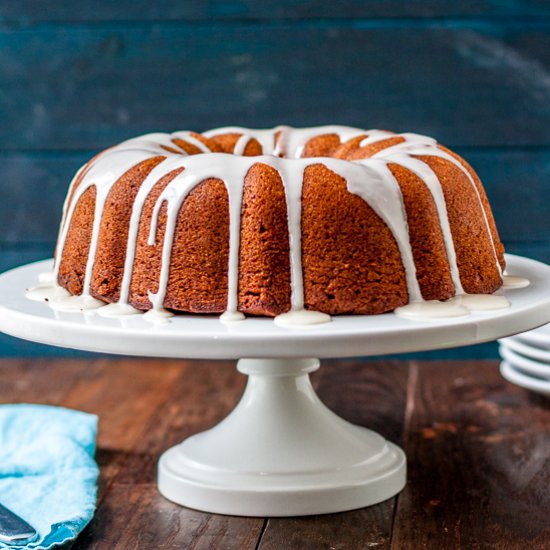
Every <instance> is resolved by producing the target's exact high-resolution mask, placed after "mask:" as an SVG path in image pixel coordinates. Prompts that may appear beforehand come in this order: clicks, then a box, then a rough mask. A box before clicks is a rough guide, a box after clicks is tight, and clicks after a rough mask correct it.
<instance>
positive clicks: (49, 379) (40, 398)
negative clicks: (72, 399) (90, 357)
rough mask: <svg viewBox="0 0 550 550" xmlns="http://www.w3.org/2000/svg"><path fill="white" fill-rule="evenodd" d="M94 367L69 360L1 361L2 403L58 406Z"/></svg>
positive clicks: (0, 387)
mask: <svg viewBox="0 0 550 550" xmlns="http://www.w3.org/2000/svg"><path fill="white" fill-rule="evenodd" d="M91 365H93V363H92V362H90V361H88V362H85V361H84V362H83V361H78V362H77V361H71V360H68V359H58V360H56V362H55V363H52V361H49V360H45V359H42V358H36V359H32V360H30V359H1V360H0V403H42V404H45V405H59V403H60V402H61V401H62V400H63V398H64V397H65V395H66V394H67V393H68V392H70V390H71V389H72V388H73V387H74V386H75V384H76V383H77V382H78V380H79V379H80V378H81V377H83V376H85V374H86V371H87V370H88V367H89V366H91Z"/></svg>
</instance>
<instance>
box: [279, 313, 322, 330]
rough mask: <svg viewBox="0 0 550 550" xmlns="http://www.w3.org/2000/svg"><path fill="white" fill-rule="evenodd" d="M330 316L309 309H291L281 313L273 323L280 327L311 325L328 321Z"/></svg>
mask: <svg viewBox="0 0 550 550" xmlns="http://www.w3.org/2000/svg"><path fill="white" fill-rule="evenodd" d="M330 321H331V317H330V315H327V314H326V313H321V312H320V311H309V310H307V309H298V310H294V311H293V310H291V311H288V312H287V313H281V315H277V317H275V319H274V323H275V324H276V325H279V326H281V327H296V328H301V327H307V326H313V325H323V324H325V323H330Z"/></svg>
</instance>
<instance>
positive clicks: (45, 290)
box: [25, 283, 70, 303]
mask: <svg viewBox="0 0 550 550" xmlns="http://www.w3.org/2000/svg"><path fill="white" fill-rule="evenodd" d="M25 296H26V298H28V299H29V300H33V301H34V302H49V303H51V302H53V301H54V300H57V299H60V298H67V297H69V296H70V293H69V292H68V291H67V290H65V289H64V288H63V287H61V286H57V285H54V284H52V283H42V284H39V285H38V286H35V287H33V288H29V289H28V290H27V291H26V292H25Z"/></svg>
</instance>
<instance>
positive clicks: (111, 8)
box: [0, 0, 550, 24]
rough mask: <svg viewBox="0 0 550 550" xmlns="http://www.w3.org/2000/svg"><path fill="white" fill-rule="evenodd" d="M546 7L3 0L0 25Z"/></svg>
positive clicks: (537, 4) (284, 0) (543, 7)
mask: <svg viewBox="0 0 550 550" xmlns="http://www.w3.org/2000/svg"><path fill="white" fill-rule="evenodd" d="M549 14H550V8H549V7H548V3H547V2H544V0H538V1H533V0H532V1H530V2H503V3H494V2H490V1H484V0H479V1H478V0H463V1H461V2H456V1H453V0H446V1H442V0H423V1H420V2H419V1H415V2H410V1H409V2H402V1H399V0H367V1H364V0H343V1H340V2H338V5H337V9H335V6H334V4H333V2H330V1H328V0H312V1H310V2H296V1H294V0H277V1H275V0H264V1H262V2H255V1H253V0H240V1H239V0H236V1H232V2H228V1H220V0H213V1H209V2H204V1H202V0H191V1H189V0H188V1H185V2H167V1H157V2H146V1H143V0H141V1H127V0H126V1H124V0H122V1H120V0H119V1H118V2H97V1H93V0H80V2H79V3H78V5H77V6H72V5H70V4H67V2H64V1H63V0H53V1H51V2H48V4H47V6H46V5H45V4H44V2H43V1H41V0H3V2H2V4H1V6H0V21H2V20H3V21H4V22H9V21H15V22H19V23H21V24H29V23H30V22H39V21H68V22H74V21H93V22H96V21H142V20H151V19H154V20H157V21H174V20H176V21H177V20H191V21H196V20H201V19H212V18H216V19H226V20H235V19H236V20H240V19H266V20H270V19H278V18H290V19H302V18H307V19H312V18H327V17H328V18H335V17H337V18H373V17H388V18H398V17H412V18H422V17H457V16H459V17H472V16H497V17H503V16H504V17H505V16H508V17H510V16H514V17H525V16H543V15H549Z"/></svg>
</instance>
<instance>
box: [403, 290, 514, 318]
mask: <svg viewBox="0 0 550 550" xmlns="http://www.w3.org/2000/svg"><path fill="white" fill-rule="evenodd" d="M509 307H510V302H509V300H508V299H507V298H506V297H505V296H497V295H495V294H461V295H459V296H455V297H454V298H451V299H450V300H446V301H444V302H439V301H437V300H428V301H425V302H418V303H410V304H407V305H406V306H403V307H398V308H397V309H396V310H395V311H394V313H395V315H397V316H398V317H403V318H405V319H412V320H417V321H436V320H441V319H453V318H456V317H466V316H468V315H470V312H472V311H476V312H486V311H495V310H499V309H507V308H509Z"/></svg>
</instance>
